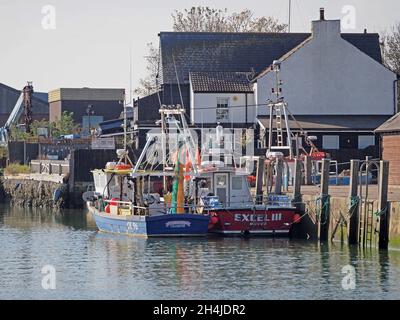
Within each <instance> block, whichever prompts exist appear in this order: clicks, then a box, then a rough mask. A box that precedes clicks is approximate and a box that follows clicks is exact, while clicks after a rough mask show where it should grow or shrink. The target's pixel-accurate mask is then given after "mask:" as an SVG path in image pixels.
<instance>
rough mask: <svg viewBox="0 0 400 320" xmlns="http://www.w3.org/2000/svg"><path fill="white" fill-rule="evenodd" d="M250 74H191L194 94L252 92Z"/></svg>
mask: <svg viewBox="0 0 400 320" xmlns="http://www.w3.org/2000/svg"><path fill="white" fill-rule="evenodd" d="M250 80H251V73H250V72H191V73H190V81H191V84H192V88H193V91H194V92H243V93H245V92H249V93H250V92H253V86H252V84H251V82H250Z"/></svg>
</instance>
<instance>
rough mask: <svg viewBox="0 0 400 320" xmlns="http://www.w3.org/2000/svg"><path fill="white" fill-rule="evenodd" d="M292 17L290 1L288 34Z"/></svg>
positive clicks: (290, 2)
mask: <svg viewBox="0 0 400 320" xmlns="http://www.w3.org/2000/svg"><path fill="white" fill-rule="evenodd" d="M291 15H292V0H289V23H288V32H290V22H291V21H290V20H291Z"/></svg>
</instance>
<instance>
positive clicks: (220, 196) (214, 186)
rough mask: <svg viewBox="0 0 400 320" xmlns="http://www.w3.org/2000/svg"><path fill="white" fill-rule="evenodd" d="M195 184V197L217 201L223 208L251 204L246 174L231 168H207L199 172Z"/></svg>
mask: <svg viewBox="0 0 400 320" xmlns="http://www.w3.org/2000/svg"><path fill="white" fill-rule="evenodd" d="M196 182H197V197H198V198H200V199H210V197H213V198H212V199H214V200H215V199H217V200H218V203H220V204H221V205H223V206H230V207H232V206H235V205H238V206H239V205H243V204H249V203H253V199H252V195H251V192H250V186H249V183H248V180H247V174H246V173H245V172H243V173H242V172H241V171H240V170H235V168H232V167H222V168H216V167H212V168H207V167H205V168H204V169H202V170H201V171H200V175H199V177H197V178H196Z"/></svg>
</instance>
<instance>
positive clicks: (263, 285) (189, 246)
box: [0, 206, 400, 299]
mask: <svg viewBox="0 0 400 320" xmlns="http://www.w3.org/2000/svg"><path fill="white" fill-rule="evenodd" d="M0 243H1V246H0V257H1V265H0V288H1V289H0V298H3V299H16V298H18V299H31V298H37V299H369V298H377V299H396V298H397V299H398V298H400V286H399V283H400V271H399V270H400V252H396V251H389V252H388V253H387V254H386V255H382V254H379V253H378V252H377V251H376V250H372V251H370V252H362V251H360V250H359V249H358V248H350V249H349V248H348V247H347V246H343V247H342V246H340V245H336V244H335V245H330V246H320V245H318V244H316V243H314V242H304V241H289V240H287V239H275V240H274V239H239V238H209V239H149V240H143V239H135V238H130V237H125V236H117V235H108V234H103V233H98V232H96V230H95V229H94V228H93V225H92V222H91V221H89V220H88V218H87V215H86V213H85V212H83V211H76V210H75V211H67V212H64V213H63V214H62V215H60V214H54V213H52V212H48V211H44V210H43V211H42V210H34V211H32V210H23V209H17V208H12V210H10V208H8V207H6V206H3V207H1V208H0ZM347 264H351V265H353V266H354V267H355V269H356V281H357V286H356V289H355V290H348V291H346V290H343V288H342V285H341V282H342V279H343V277H344V276H345V275H344V274H342V273H341V271H342V267H343V266H345V265H347ZM44 265H53V266H54V267H55V268H56V271H57V273H56V284H57V289H56V290H50V291H49V290H43V289H42V288H41V281H42V276H43V275H42V274H41V270H42V267H43V266H44Z"/></svg>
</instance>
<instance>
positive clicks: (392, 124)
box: [375, 112, 400, 132]
mask: <svg viewBox="0 0 400 320" xmlns="http://www.w3.org/2000/svg"><path fill="white" fill-rule="evenodd" d="M396 131H400V112H399V113H396V114H395V115H394V116H393V117H391V118H390V119H389V120H387V121H386V122H385V123H383V124H382V125H381V126H379V127H378V128H377V129H376V130H375V132H396Z"/></svg>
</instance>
